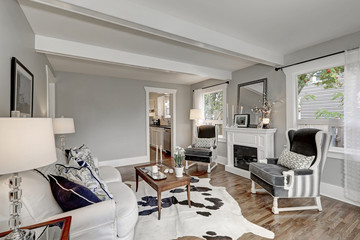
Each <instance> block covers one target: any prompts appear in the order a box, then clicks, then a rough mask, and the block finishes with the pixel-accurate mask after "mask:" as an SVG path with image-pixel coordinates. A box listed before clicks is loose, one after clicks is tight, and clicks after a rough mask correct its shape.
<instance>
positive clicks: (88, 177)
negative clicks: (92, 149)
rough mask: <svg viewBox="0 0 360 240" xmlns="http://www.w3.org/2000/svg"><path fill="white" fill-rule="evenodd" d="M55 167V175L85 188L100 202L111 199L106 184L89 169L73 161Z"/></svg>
mask: <svg viewBox="0 0 360 240" xmlns="http://www.w3.org/2000/svg"><path fill="white" fill-rule="evenodd" d="M56 167H57V170H58V171H57V175H59V176H62V177H64V178H66V179H68V180H70V181H73V182H75V183H77V184H81V185H83V186H85V187H87V188H88V189H90V190H91V191H92V192H93V193H94V194H95V195H96V196H97V197H98V198H100V199H101V200H109V199H112V198H113V195H112V194H111V192H110V191H109V189H108V187H107V185H106V183H105V182H104V181H103V180H102V179H100V177H99V176H98V175H97V174H96V173H95V172H94V171H93V170H92V169H91V168H89V167H87V166H83V167H80V166H78V165H77V163H76V162H75V161H74V160H73V159H70V161H69V165H68V166H65V165H62V164H57V165H56Z"/></svg>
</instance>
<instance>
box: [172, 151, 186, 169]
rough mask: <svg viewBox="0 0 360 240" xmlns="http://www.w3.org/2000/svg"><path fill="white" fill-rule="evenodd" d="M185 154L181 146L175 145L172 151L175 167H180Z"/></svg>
mask: <svg viewBox="0 0 360 240" xmlns="http://www.w3.org/2000/svg"><path fill="white" fill-rule="evenodd" d="M184 156H185V150H184V149H183V148H182V147H179V146H176V147H175V153H174V161H175V167H182V161H183V159H184Z"/></svg>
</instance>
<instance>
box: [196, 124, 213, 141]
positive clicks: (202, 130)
mask: <svg viewBox="0 0 360 240" xmlns="http://www.w3.org/2000/svg"><path fill="white" fill-rule="evenodd" d="M198 138H216V127H215V126H213V125H202V126H199V128H198Z"/></svg>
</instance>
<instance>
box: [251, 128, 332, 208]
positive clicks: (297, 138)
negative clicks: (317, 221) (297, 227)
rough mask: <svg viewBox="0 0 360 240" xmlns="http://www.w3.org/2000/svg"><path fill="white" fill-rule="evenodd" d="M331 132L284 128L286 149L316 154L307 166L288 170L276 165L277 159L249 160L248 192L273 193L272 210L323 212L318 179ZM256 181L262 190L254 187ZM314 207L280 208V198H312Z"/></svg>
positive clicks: (304, 153)
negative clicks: (261, 161)
mask: <svg viewBox="0 0 360 240" xmlns="http://www.w3.org/2000/svg"><path fill="white" fill-rule="evenodd" d="M330 140H331V135H330V134H329V133H328V132H324V131H320V130H318V129H313V128H303V129H299V130H295V129H291V130H288V131H287V149H288V150H289V151H291V152H293V153H298V154H302V155H305V156H315V158H314V160H313V161H312V163H311V166H310V168H308V169H296V170H291V169H289V168H286V167H284V166H282V165H278V164H277V161H278V159H276V158H273V159H267V163H259V162H256V163H251V164H250V168H249V171H250V178H251V180H252V183H251V192H252V193H256V192H257V191H258V192H259V191H266V192H268V193H270V194H271V195H272V196H273V198H274V199H273V207H272V212H273V213H274V214H278V213H279V212H280V211H296V210H308V209H317V210H319V211H322V207H321V201H320V180H321V173H322V170H323V168H324V165H325V161H326V156H327V152H328V149H329V146H330ZM255 183H257V184H259V185H260V186H261V187H262V188H263V189H255ZM312 197H314V198H315V199H316V205H314V206H301V207H300V206H299V207H287V208H279V207H278V199H279V198H312Z"/></svg>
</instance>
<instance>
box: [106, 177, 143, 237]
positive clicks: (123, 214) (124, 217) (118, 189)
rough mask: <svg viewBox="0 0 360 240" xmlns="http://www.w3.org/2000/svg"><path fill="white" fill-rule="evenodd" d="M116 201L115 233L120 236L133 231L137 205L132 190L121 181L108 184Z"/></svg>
mask: <svg viewBox="0 0 360 240" xmlns="http://www.w3.org/2000/svg"><path fill="white" fill-rule="evenodd" d="M108 186H109V189H110V191H111V192H112V193H113V195H114V200H115V202H116V218H117V220H116V225H117V235H118V237H119V238H122V237H124V236H126V235H128V234H129V233H130V232H131V231H133V229H134V227H135V224H136V222H137V218H138V214H139V211H138V206H137V201H136V196H135V193H134V191H133V190H131V188H130V187H128V186H127V185H126V184H125V183H122V182H112V183H109V184H108Z"/></svg>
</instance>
